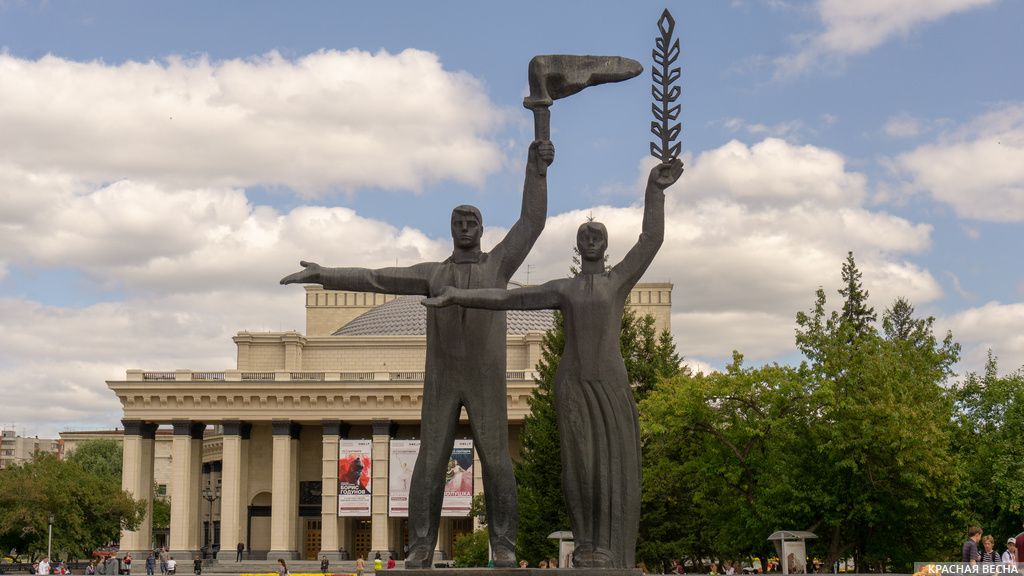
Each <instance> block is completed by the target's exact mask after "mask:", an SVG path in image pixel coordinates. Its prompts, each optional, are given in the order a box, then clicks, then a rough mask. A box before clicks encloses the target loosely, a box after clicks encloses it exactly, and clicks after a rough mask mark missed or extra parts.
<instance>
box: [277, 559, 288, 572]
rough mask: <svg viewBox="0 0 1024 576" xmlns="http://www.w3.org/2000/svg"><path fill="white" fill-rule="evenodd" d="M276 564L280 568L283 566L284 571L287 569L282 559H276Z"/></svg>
mask: <svg viewBox="0 0 1024 576" xmlns="http://www.w3.org/2000/svg"><path fill="white" fill-rule="evenodd" d="M277 563H278V564H280V565H281V566H284V569H285V570H287V569H288V565H287V564H285V563H284V558H278V559H277Z"/></svg>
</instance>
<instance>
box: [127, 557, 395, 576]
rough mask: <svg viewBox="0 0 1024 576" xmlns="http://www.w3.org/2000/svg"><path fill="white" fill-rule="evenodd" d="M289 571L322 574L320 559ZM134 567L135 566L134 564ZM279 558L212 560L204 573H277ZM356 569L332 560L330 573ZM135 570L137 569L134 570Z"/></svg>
mask: <svg viewBox="0 0 1024 576" xmlns="http://www.w3.org/2000/svg"><path fill="white" fill-rule="evenodd" d="M287 562H288V572H290V573H291V574H320V573H321V572H320V561H319V560H288V561H287ZM404 564H405V563H404V562H398V565H397V566H395V568H397V569H401V568H403V567H404ZM132 568H134V566H132ZM277 569H278V563H277V560H243V561H241V562H231V561H227V562H211V561H209V560H207V561H206V563H204V564H203V574H268V573H271V572H272V573H274V574H277ZM355 571H356V561H355V560H332V561H331V566H330V572H329V574H352V573H355ZM132 572H135V570H132ZM177 572H178V576H190V575H191V574H192V563H191V562H188V563H187V565H186V563H185V562H182V563H179V564H178V570H177ZM363 574H364V575H365V574H373V561H372V560H371V561H369V562H367V563H366V569H365V570H364V571H363Z"/></svg>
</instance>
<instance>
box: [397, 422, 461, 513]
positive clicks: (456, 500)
mask: <svg viewBox="0 0 1024 576" xmlns="http://www.w3.org/2000/svg"><path fill="white" fill-rule="evenodd" d="M390 452H391V453H390V456H389V466H388V516H395V517H406V516H408V515H409V486H410V484H412V470H413V468H414V467H415V466H416V457H417V456H418V455H419V452H420V441H419V440H392V441H391V450H390ZM444 480H445V484H444V502H443V503H442V504H441V516H457V517H465V516H468V515H469V507H470V504H472V502H473V441H472V440H456V441H455V446H454V447H453V448H452V454H451V457H449V459H448V464H447V467H446V468H445V478H444Z"/></svg>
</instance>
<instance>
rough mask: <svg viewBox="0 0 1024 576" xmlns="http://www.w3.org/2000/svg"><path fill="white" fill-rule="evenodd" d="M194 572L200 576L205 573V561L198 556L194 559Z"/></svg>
mask: <svg viewBox="0 0 1024 576" xmlns="http://www.w3.org/2000/svg"><path fill="white" fill-rule="evenodd" d="M192 572H193V573H194V574H196V576H198V575H199V574H202V573H203V559H202V558H200V557H199V554H196V557H195V558H193V559H192Z"/></svg>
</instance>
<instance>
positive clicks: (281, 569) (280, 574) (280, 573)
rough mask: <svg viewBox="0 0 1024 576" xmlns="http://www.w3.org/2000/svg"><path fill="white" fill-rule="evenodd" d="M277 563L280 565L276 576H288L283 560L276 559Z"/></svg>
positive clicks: (286, 566)
mask: <svg viewBox="0 0 1024 576" xmlns="http://www.w3.org/2000/svg"><path fill="white" fill-rule="evenodd" d="M277 563H278V564H280V566H278V567H277V576H288V565H287V564H285V562H284V558H278V559H277Z"/></svg>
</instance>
